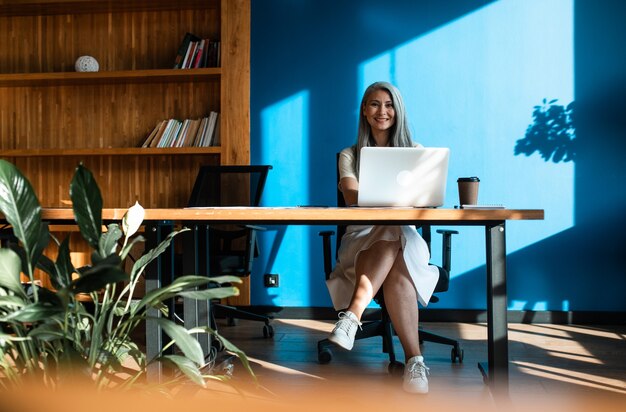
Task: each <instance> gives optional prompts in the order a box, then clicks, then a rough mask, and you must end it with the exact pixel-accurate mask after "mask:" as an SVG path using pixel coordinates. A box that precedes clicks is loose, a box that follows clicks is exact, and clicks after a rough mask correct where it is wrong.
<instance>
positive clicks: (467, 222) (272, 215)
mask: <svg viewBox="0 0 626 412" xmlns="http://www.w3.org/2000/svg"><path fill="white" fill-rule="evenodd" d="M125 212H126V210H125V209H105V210H104V211H103V219H105V220H119V219H121V218H122V216H123V215H124V213H125ZM42 214H43V218H44V219H46V220H51V221H63V220H70V221H73V215H72V211H71V210H70V209H45V210H44V211H43V213H42ZM543 218H544V212H543V210H539V209H530V210H515V209H483V210H462V209H415V208H336V207H259V208H247V207H237V208H232V207H225V208H201V209H146V216H145V221H146V225H147V226H148V228H149V230H148V232H152V233H157V232H158V231H159V229H158V224H159V222H162V221H170V222H172V221H174V222H180V223H182V224H189V223H191V222H203V223H215V224H218V223H248V224H270V225H337V224H383V225H398V224H414V225H418V226H419V225H421V224H429V225H445V226H483V227H484V228H485V240H486V267H487V270H486V275H487V323H488V326H487V330H488V336H487V344H488V360H487V365H486V366H485V365H483V364H479V365H478V366H479V368H480V370H481V372H482V373H483V376H484V378H485V382H486V383H487V384H489V386H490V388H491V389H492V390H496V391H498V392H500V393H506V392H508V385H509V355H508V331H507V326H508V325H507V294H506V241H505V235H506V231H505V222H506V221H507V220H541V219H543ZM157 240H158V239H157ZM164 275H165V276H171V275H173V274H166V273H161V270H156V271H150V273H148V274H147V279H146V288H150V289H152V288H155V287H159V286H160V285H161V283H162V277H163V276H164ZM147 334H148V335H147V336H148V337H147V341H148V342H147V343H148V347H147V350H148V356H149V357H150V356H151V355H154V354H155V353H157V352H158V350H159V349H160V347H161V344H162V342H161V333H160V331H159V330H158V329H156V330H148V331H147Z"/></svg>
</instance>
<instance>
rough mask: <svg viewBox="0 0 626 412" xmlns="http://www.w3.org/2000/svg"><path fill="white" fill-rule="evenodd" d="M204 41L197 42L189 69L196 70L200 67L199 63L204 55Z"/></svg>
mask: <svg viewBox="0 0 626 412" xmlns="http://www.w3.org/2000/svg"><path fill="white" fill-rule="evenodd" d="M205 42H206V40H204V39H202V40H200V41H199V42H198V46H197V47H196V50H195V52H194V56H193V60H192V63H191V65H190V67H192V68H194V69H196V68H198V67H202V66H201V65H200V63H201V62H202V54H203V53H204V43H205Z"/></svg>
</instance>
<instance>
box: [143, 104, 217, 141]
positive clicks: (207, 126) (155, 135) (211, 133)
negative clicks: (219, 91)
mask: <svg viewBox="0 0 626 412" xmlns="http://www.w3.org/2000/svg"><path fill="white" fill-rule="evenodd" d="M219 129H220V127H219V113H216V112H211V113H209V115H208V116H206V117H203V118H202V119H185V120H177V119H168V120H162V121H160V122H159V123H158V124H157V125H156V127H155V128H154V129H153V130H152V131H151V132H150V134H149V135H148V137H147V138H146V139H145V140H144V142H143V144H142V145H141V147H209V146H219Z"/></svg>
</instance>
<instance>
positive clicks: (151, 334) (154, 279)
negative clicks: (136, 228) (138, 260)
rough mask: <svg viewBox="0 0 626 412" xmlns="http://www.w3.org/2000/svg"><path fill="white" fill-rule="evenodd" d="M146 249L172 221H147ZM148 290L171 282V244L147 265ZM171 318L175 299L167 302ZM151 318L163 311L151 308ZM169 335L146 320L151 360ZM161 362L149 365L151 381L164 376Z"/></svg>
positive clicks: (169, 228) (158, 241)
mask: <svg viewBox="0 0 626 412" xmlns="http://www.w3.org/2000/svg"><path fill="white" fill-rule="evenodd" d="M145 228H146V230H145V234H144V236H145V238H146V244H145V246H146V250H151V249H153V248H155V247H156V246H157V245H158V244H159V243H160V242H161V241H162V240H163V239H165V238H166V237H167V235H168V234H169V233H170V232H171V231H172V229H173V228H172V224H171V222H146V223H145ZM145 273H146V290H145V293H148V292H151V291H153V290H155V289H158V288H160V287H161V286H162V285H164V284H169V283H171V282H172V280H173V276H174V247H173V245H172V246H170V247H169V248H168V249H167V250H166V251H165V252H163V253H162V254H161V255H160V256H159V257H158V258H157V259H155V260H154V261H152V263H150V264H149V265H148V266H147V267H146V272H145ZM166 304H167V306H168V310H169V313H170V318H173V317H174V310H175V308H174V301H173V299H172V300H171V301H170V302H167V303H166ZM147 316H148V317H150V318H155V317H161V311H159V310H158V309H155V308H150V309H148V311H147ZM166 339H167V337H166V336H164V333H163V331H162V330H161V327H160V326H159V325H158V324H157V323H156V322H154V321H150V320H147V321H146V357H147V360H148V361H150V360H152V359H154V358H155V357H156V356H158V355H159V353H160V352H161V349H162V348H163V345H164V342H165V341H166ZM162 372H163V371H162V368H161V363H160V362H155V363H153V364H151V365H150V366H149V367H148V370H147V374H148V379H149V380H150V381H155V382H159V381H160V379H161V376H162Z"/></svg>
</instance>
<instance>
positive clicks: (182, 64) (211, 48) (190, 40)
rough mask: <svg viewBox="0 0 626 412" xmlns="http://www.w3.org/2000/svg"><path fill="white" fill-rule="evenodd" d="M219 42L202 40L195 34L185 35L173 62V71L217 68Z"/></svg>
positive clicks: (218, 63)
mask: <svg viewBox="0 0 626 412" xmlns="http://www.w3.org/2000/svg"><path fill="white" fill-rule="evenodd" d="M219 65H220V42H219V41H216V40H210V39H202V38H200V37H198V36H196V35H195V34H191V33H186V34H185V36H184V37H183V41H182V42H181V43H180V46H179V47H178V54H177V55H176V60H175V61H174V68H175V69H197V68H200V67H219Z"/></svg>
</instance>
